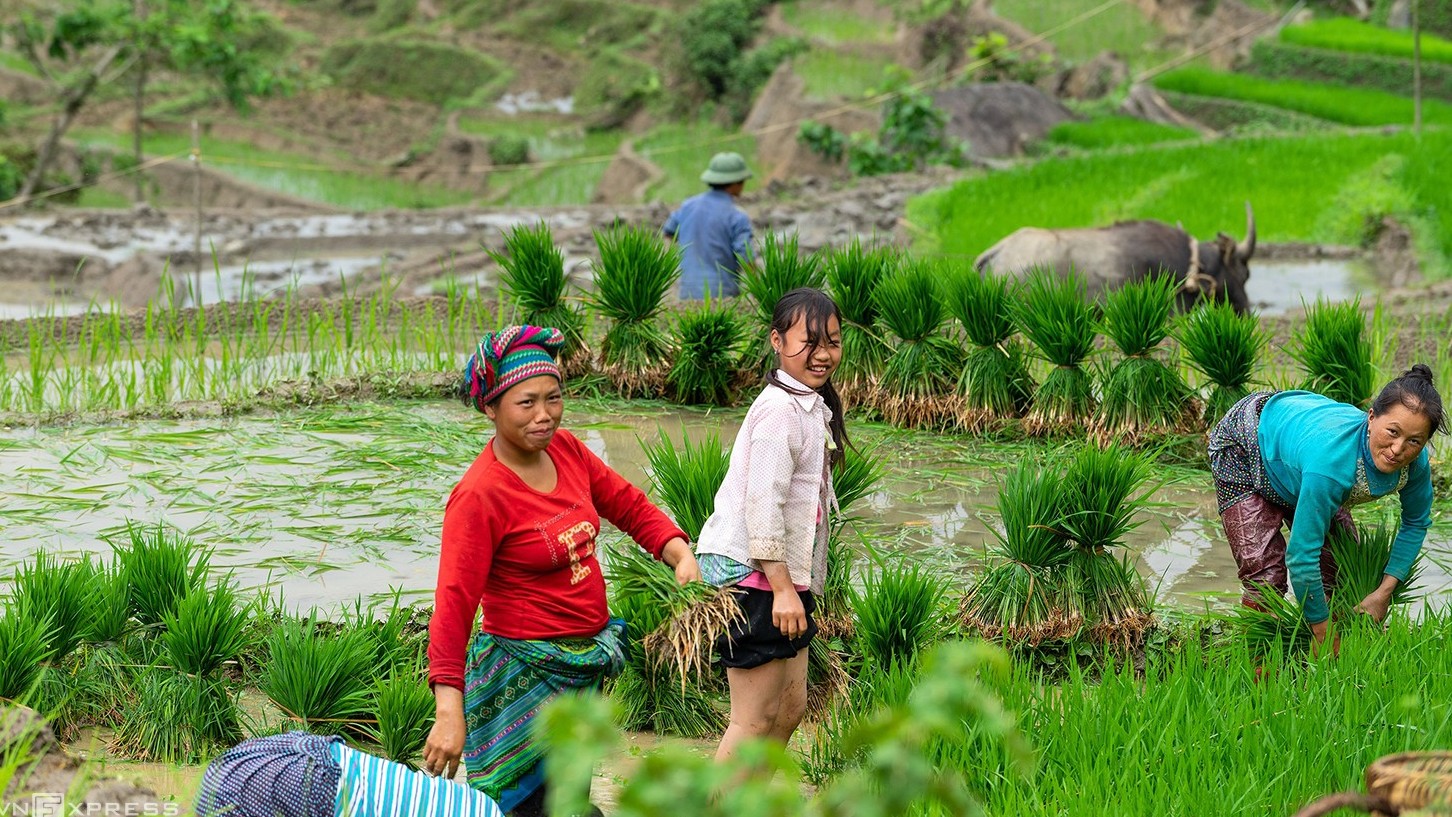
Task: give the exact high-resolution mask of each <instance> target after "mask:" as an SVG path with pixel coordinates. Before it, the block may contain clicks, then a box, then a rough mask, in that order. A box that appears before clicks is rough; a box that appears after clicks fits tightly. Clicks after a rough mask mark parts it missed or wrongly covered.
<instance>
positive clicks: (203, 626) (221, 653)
mask: <svg viewBox="0 0 1452 817" xmlns="http://www.w3.org/2000/svg"><path fill="white" fill-rule="evenodd" d="M250 612H251V607H250V605H239V604H238V599H237V591H236V590H235V589H234V588H233V586H232V583H231V582H230V581H223V582H220V583H218V584H216V585H215V586H213V587H212V588H211V589H210V590H208V589H205V588H199V589H196V590H193V591H192V592H190V593H188V594H187V595H186V596H185V597H183V598H182V600H181V601H180V602H179V603H178V604H177V606H176V611H175V612H173V613H168V614H166V617H165V618H164V619H163V624H164V629H163V630H162V633H161V642H162V645H163V646H165V648H166V653H167V655H168V656H169V657H170V658H171V665H172V666H173V667H175V668H176V669H177V670H179V671H181V672H184V673H186V674H188V675H196V676H200V677H207V676H211V675H213V674H214V673H216V672H217V671H218V670H219V669H221V668H222V664H223V663H225V662H227V661H231V660H233V659H235V658H236V657H237V656H238V655H239V654H240V653H241V652H242V651H243V650H244V649H246V647H247V620H248V617H249V613H250Z"/></svg>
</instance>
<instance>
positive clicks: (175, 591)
mask: <svg viewBox="0 0 1452 817" xmlns="http://www.w3.org/2000/svg"><path fill="white" fill-rule="evenodd" d="M126 538H127V541H126V542H125V543H122V544H120V545H118V544H117V543H116V542H112V543H111V546H112V547H113V548H114V549H115V552H116V558H117V560H118V561H119V562H120V563H121V572H122V574H123V575H124V576H125V577H126V584H127V586H128V587H129V588H130V595H131V609H132V612H134V613H135V614H136V618H137V619H138V620H139V621H140V622H141V623H142V624H144V625H148V626H155V625H159V624H161V622H162V620H163V619H165V618H166V616H167V615H168V614H170V613H173V612H175V610H176V605H177V604H178V603H179V602H180V601H181V600H182V599H183V598H185V597H186V596H187V594H189V593H191V592H192V591H193V590H196V589H198V588H200V587H201V586H202V585H203V584H205V582H206V579H207V568H208V565H209V564H210V562H211V551H209V550H204V549H202V548H200V547H198V546H197V545H196V544H195V543H194V542H192V540H191V539H189V538H187V537H186V536H184V535H182V534H181V533H180V532H178V531H174V530H169V529H167V527H166V526H165V525H164V524H162V523H160V522H158V523H157V524H156V527H154V528H144V527H142V526H140V525H137V524H134V523H131V522H127V523H126Z"/></svg>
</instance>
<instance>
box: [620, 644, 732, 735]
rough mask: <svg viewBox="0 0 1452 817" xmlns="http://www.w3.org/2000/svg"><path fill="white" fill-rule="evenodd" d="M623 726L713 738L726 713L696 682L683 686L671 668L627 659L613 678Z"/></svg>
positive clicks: (718, 733) (670, 733)
mask: <svg viewBox="0 0 1452 817" xmlns="http://www.w3.org/2000/svg"><path fill="white" fill-rule="evenodd" d="M610 697H611V698H612V699H613V700H614V701H615V703H616V705H617V707H618V708H619V719H620V726H621V727H622V728H624V729H631V730H650V731H653V732H655V733H657V734H661V735H676V736H679V737H683V738H711V737H716V736H718V735H720V734H721V732H722V730H723V729H725V728H726V715H725V714H724V713H723V712H722V711H721V710H720V709H718V708H717V707H716V705H715V703H714V702H713V700H712V698H711V696H710V695H709V694H707V692H706V691H705V690H703V689H702V688H701V687H699V686H697V685H695V684H689V685H686V686H681V685H680V684H678V683H677V682H676V679H675V678H674V677H672V676H671V674H670V672H669V671H668V670H663V669H658V668H654V667H652V666H650V665H649V664H642V663H635V662H631V663H627V664H626V665H625V669H624V670H623V671H621V673H620V674H619V675H618V676H616V677H615V679H614V680H612V681H611V682H610Z"/></svg>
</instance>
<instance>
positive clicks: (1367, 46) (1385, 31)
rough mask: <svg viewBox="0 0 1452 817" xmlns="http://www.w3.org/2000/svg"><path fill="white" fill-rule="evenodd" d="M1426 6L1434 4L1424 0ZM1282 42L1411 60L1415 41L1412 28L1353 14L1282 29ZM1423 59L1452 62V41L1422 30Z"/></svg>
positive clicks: (1426, 60)
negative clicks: (1374, 22) (1365, 19)
mask: <svg viewBox="0 0 1452 817" xmlns="http://www.w3.org/2000/svg"><path fill="white" fill-rule="evenodd" d="M1422 5H1423V6H1427V5H1431V4H1430V3H1427V2H1423V4H1422ZM1449 5H1452V4H1449ZM1280 39H1281V42H1284V43H1289V44H1291V45H1301V46H1307V47H1310V48H1324V49H1326V50H1328V51H1348V52H1352V53H1355V54H1380V55H1383V56H1388V57H1401V58H1403V59H1407V60H1410V59H1411V58H1412V54H1413V49H1414V45H1413V42H1412V32H1411V31H1394V30H1392V29H1389V28H1382V27H1381V26H1375V25H1372V24H1370V23H1363V22H1360V21H1358V20H1353V19H1350V18H1349V17H1336V18H1332V19H1326V20H1314V21H1312V22H1309V23H1306V24H1304V25H1298V26H1286V27H1285V28H1283V29H1281V36H1280ZM1422 60H1423V61H1424V63H1425V62H1440V63H1446V64H1448V65H1452V42H1449V41H1447V40H1444V39H1442V38H1441V37H1438V36H1436V35H1435V34H1428V33H1426V32H1423V34H1422Z"/></svg>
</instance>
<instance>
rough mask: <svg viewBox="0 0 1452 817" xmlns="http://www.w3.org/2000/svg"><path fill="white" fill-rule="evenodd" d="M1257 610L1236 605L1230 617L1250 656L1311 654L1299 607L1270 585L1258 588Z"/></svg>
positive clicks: (1306, 628)
mask: <svg viewBox="0 0 1452 817" xmlns="http://www.w3.org/2000/svg"><path fill="white" fill-rule="evenodd" d="M1259 590H1260V599H1259V601H1258V603H1257V604H1258V606H1257V607H1247V606H1246V605H1243V604H1242V605H1239V606H1237V607H1236V608H1235V612H1234V614H1233V617H1234V619H1235V621H1236V623H1237V624H1238V625H1239V626H1240V628H1241V630H1242V632H1244V634H1245V643H1246V645H1247V646H1248V647H1249V648H1250V654H1251V655H1253V656H1264V655H1267V654H1270V653H1272V652H1273V651H1279V654H1280V655H1285V656H1298V655H1305V654H1307V653H1309V652H1310V651H1311V625H1309V624H1307V623H1306V617H1305V616H1303V615H1301V606H1300V605H1299V604H1297V603H1296V602H1294V601H1292V600H1291V599H1288V598H1286V597H1285V596H1284V595H1282V594H1281V593H1279V592H1278V591H1277V590H1276V589H1275V588H1274V587H1271V586H1270V585H1260V587H1259Z"/></svg>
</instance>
